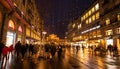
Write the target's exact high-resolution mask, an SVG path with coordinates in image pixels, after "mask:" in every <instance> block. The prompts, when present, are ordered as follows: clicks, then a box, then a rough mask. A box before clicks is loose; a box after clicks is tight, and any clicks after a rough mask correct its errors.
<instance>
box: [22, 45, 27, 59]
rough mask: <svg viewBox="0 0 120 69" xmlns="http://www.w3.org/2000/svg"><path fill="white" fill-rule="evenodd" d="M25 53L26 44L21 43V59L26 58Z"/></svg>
mask: <svg viewBox="0 0 120 69" xmlns="http://www.w3.org/2000/svg"><path fill="white" fill-rule="evenodd" d="M25 53H26V46H25V45H24V44H23V45H21V54H22V59H21V61H23V60H24V56H25Z"/></svg>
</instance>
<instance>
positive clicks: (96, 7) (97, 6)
mask: <svg viewBox="0 0 120 69" xmlns="http://www.w3.org/2000/svg"><path fill="white" fill-rule="evenodd" d="M95 10H96V11H97V10H99V3H97V4H96V5H95Z"/></svg>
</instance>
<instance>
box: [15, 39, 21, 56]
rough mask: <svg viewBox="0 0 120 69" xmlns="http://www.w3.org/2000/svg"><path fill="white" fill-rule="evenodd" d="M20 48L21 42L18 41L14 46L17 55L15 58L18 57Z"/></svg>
mask: <svg viewBox="0 0 120 69" xmlns="http://www.w3.org/2000/svg"><path fill="white" fill-rule="evenodd" d="M20 47H21V42H20V41H18V42H17V43H16V44H15V53H16V55H17V57H19V56H20V55H19V54H20Z"/></svg>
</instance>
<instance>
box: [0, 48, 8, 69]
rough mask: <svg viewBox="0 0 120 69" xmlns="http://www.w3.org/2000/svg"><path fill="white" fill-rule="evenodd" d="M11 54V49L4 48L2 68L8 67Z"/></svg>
mask: <svg viewBox="0 0 120 69" xmlns="http://www.w3.org/2000/svg"><path fill="white" fill-rule="evenodd" d="M8 53H9V48H8V47H7V46H4V47H3V49H2V54H3V58H2V66H1V67H5V66H6V63H7V59H8V57H7V55H8ZM3 64H5V65H3Z"/></svg>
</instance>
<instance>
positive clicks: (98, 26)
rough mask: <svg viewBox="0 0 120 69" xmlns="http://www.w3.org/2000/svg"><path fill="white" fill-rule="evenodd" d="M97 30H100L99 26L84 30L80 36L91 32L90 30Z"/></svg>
mask: <svg viewBox="0 0 120 69" xmlns="http://www.w3.org/2000/svg"><path fill="white" fill-rule="evenodd" d="M98 28H100V25H99V26H96V27H93V28H90V29H88V30H85V31H83V32H82V34H84V33H87V32H89V31H92V30H95V29H98Z"/></svg>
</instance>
